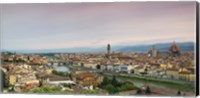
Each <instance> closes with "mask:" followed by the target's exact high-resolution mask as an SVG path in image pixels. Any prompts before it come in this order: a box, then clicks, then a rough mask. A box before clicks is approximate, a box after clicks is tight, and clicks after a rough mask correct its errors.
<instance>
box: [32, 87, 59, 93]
mask: <svg viewBox="0 0 200 98" xmlns="http://www.w3.org/2000/svg"><path fill="white" fill-rule="evenodd" d="M28 92H29V93H62V91H61V88H59V87H50V86H41V87H38V88H35V89H32V90H30V91H28Z"/></svg>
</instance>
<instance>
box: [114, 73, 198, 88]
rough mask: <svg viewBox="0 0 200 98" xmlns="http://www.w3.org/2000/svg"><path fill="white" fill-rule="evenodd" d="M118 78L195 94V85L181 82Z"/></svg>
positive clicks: (137, 77)
mask: <svg viewBox="0 0 200 98" xmlns="http://www.w3.org/2000/svg"><path fill="white" fill-rule="evenodd" d="M117 77H121V78H128V79H133V80H135V79H136V80H140V81H144V82H151V83H156V84H161V85H165V86H168V87H170V88H175V89H178V90H181V91H186V92H191V91H192V92H195V85H194V83H186V82H180V81H173V80H161V79H155V78H148V77H139V76H129V75H127V74H119V75H117Z"/></svg>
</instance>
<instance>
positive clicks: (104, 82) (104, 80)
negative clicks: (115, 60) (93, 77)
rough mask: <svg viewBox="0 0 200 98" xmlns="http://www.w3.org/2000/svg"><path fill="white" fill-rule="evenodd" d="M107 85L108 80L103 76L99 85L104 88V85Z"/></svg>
mask: <svg viewBox="0 0 200 98" xmlns="http://www.w3.org/2000/svg"><path fill="white" fill-rule="evenodd" d="M107 84H109V79H108V77H107V76H104V77H103V81H102V83H101V85H102V86H104V85H107Z"/></svg>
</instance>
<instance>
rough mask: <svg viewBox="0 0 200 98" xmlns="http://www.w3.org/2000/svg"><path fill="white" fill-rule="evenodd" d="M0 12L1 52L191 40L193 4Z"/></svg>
mask: <svg viewBox="0 0 200 98" xmlns="http://www.w3.org/2000/svg"><path fill="white" fill-rule="evenodd" d="M1 8H2V9H3V11H2V12H1V13H2V14H1V17H2V22H1V27H2V33H1V35H2V41H1V43H2V49H9V50H19V49H51V48H75V47H102V46H105V45H106V44H108V43H110V44H112V45H138V44H154V43H165V42H173V41H176V42H195V40H194V39H195V32H196V31H195V28H194V27H195V19H196V18H195V3H194V2H181V3H176V2H172V3H171V2H167V3H159V2H158V3H156V2H148V3H140V2H133V3H66V4H15V5H12V4H4V5H1ZM147 32H148V33H147ZM155 35H156V36H155ZM144 39H145V40H144Z"/></svg>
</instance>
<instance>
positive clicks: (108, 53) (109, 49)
mask: <svg viewBox="0 0 200 98" xmlns="http://www.w3.org/2000/svg"><path fill="white" fill-rule="evenodd" d="M110 51H111V47H110V44H108V46H107V55H108V56H109V55H110Z"/></svg>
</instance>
